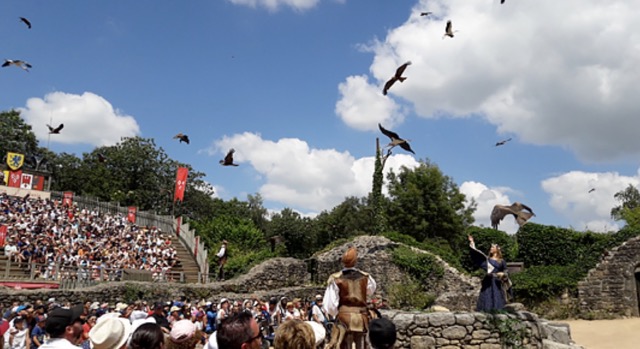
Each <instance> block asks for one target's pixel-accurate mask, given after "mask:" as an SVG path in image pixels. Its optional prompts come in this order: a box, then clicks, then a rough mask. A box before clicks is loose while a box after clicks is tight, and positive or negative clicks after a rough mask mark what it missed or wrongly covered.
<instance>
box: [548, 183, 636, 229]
mask: <svg viewBox="0 0 640 349" xmlns="http://www.w3.org/2000/svg"><path fill="white" fill-rule="evenodd" d="M629 184H631V185H633V186H638V184H640V173H639V174H636V175H635V176H622V175H620V174H619V173H617V172H600V173H589V172H582V171H571V172H568V173H564V174H562V175H559V176H556V177H551V178H548V179H546V180H544V181H542V189H543V190H544V191H545V192H547V193H548V194H549V195H551V198H550V199H549V205H551V207H552V208H553V209H554V210H556V211H557V212H559V213H560V214H562V215H564V216H565V217H567V219H569V221H570V222H571V225H572V226H573V227H574V228H575V229H578V230H583V229H587V228H588V229H589V230H593V231H611V230H617V229H618V228H619V226H618V224H616V222H614V221H612V220H611V209H612V208H613V207H615V206H618V205H619V204H620V203H619V202H617V201H616V200H615V199H614V197H613V196H614V195H615V194H616V193H617V192H619V191H621V190H624V189H625V188H626V187H627V186H629ZM592 188H595V191H593V192H591V193H589V191H590V190H591V189H592Z"/></svg>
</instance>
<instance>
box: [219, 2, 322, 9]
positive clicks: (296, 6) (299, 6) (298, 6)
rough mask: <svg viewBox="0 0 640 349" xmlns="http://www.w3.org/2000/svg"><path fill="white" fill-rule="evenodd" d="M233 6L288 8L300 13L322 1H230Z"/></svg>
mask: <svg viewBox="0 0 640 349" xmlns="http://www.w3.org/2000/svg"><path fill="white" fill-rule="evenodd" d="M229 1H230V2H231V3H232V4H236V5H243V6H249V7H253V8H256V7H264V8H266V9H268V10H269V11H276V10H278V8H280V7H281V6H288V7H291V8H293V9H295V10H298V11H304V10H308V9H310V8H313V7H315V6H316V5H317V4H318V3H319V2H320V0H229Z"/></svg>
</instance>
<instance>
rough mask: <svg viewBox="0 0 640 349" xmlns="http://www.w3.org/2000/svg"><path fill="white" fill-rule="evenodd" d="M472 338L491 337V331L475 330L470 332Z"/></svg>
mask: <svg viewBox="0 0 640 349" xmlns="http://www.w3.org/2000/svg"><path fill="white" fill-rule="evenodd" d="M471 336H472V337H473V339H487V338H489V337H491V331H488V330H476V331H473V333H472V334H471Z"/></svg>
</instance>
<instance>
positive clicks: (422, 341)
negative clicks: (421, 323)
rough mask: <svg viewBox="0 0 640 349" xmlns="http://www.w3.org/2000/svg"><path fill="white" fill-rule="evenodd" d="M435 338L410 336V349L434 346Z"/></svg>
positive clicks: (425, 348) (423, 348)
mask: <svg viewBox="0 0 640 349" xmlns="http://www.w3.org/2000/svg"><path fill="white" fill-rule="evenodd" d="M435 345H436V340H435V339H434V338H432V337H428V336H413V337H411V349H430V348H434V347H435Z"/></svg>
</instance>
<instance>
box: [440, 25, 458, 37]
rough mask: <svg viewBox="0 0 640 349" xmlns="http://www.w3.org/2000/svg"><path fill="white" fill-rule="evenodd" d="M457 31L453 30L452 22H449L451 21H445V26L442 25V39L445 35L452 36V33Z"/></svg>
mask: <svg viewBox="0 0 640 349" xmlns="http://www.w3.org/2000/svg"><path fill="white" fill-rule="evenodd" d="M455 32H457V30H456V31H453V24H451V21H447V26H446V27H444V35H443V36H442V40H444V38H445V37H447V36H448V37H450V38H453V33H455Z"/></svg>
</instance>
